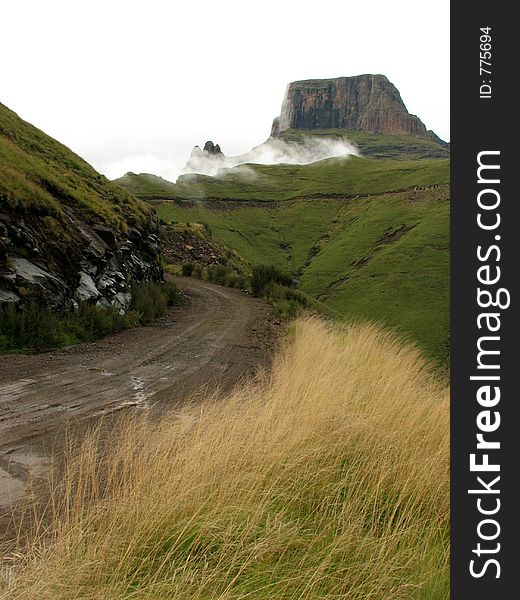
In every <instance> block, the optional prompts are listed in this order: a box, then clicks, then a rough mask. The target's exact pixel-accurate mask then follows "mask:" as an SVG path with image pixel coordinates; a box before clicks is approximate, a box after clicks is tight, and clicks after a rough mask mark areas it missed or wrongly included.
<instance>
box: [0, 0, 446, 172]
mask: <svg viewBox="0 0 520 600" xmlns="http://www.w3.org/2000/svg"><path fill="white" fill-rule="evenodd" d="M0 23H1V29H2V31H1V34H0V56H1V57H2V58H1V62H0V65H1V66H0V102H2V103H3V104H6V105H7V106H8V107H9V108H11V109H12V110H14V111H15V112H17V113H18V114H19V115H20V116H21V117H22V118H24V119H26V120H27V121H30V122H31V123H33V124H34V125H36V126H37V127H39V128H40V129H43V130H44V131H45V132H47V133H48V134H50V135H52V136H53V137H55V138H57V139H58V140H59V141H61V142H63V143H64V144H66V145H67V146H69V147H70V148H72V149H73V150H74V151H75V152H77V153H78V154H80V155H81V156H82V157H84V158H85V159H86V160H88V161H89V162H90V163H91V164H93V165H94V166H95V167H96V168H97V169H98V170H99V171H101V172H102V173H104V174H105V175H107V176H108V177H110V178H115V177H118V176H120V175H123V174H124V173H125V172H127V171H134V172H137V173H140V172H152V173H156V174H159V175H162V176H163V177H166V178H170V179H172V178H173V179H175V177H176V174H177V173H178V172H179V170H180V169H181V168H182V166H183V165H184V163H185V162H186V160H187V158H188V157H189V154H190V152H191V149H192V147H193V146H194V145H196V144H199V145H202V144H204V142H205V141H206V140H209V139H211V140H213V141H214V142H216V143H219V144H220V146H221V147H222V149H223V151H224V152H225V153H226V154H228V155H232V154H240V153H243V152H246V151H247V150H249V149H250V148H251V147H252V146H255V145H258V144H260V143H261V142H263V141H264V140H265V139H266V138H267V137H268V135H269V131H270V128H271V121H272V119H273V117H274V116H276V115H278V114H279V112H280V106H281V102H282V98H283V95H284V91H285V87H286V85H287V83H289V82H290V81H295V80H299V79H311V78H327V77H340V76H350V75H359V74H362V73H382V74H384V75H386V76H387V77H388V78H389V79H390V81H392V83H394V84H395V85H396V87H397V88H398V89H399V91H400V92H401V96H402V98H403V100H404V102H405V104H406V106H407V108H408V110H409V111H410V112H411V113H414V114H417V115H418V116H419V117H420V118H421V119H422V120H423V121H424V123H425V125H426V127H427V128H428V129H433V130H434V131H435V132H436V133H437V134H438V135H440V136H441V137H442V138H444V139H445V140H449V139H450V131H449V0H436V1H435V2H418V1H417V0H410V1H409V0H393V1H392V2H388V0H363V1H361V2H360V1H359V0H355V1H353V0H320V1H318V2H317V1H316V0H312V1H307V0H277V1H272V0H263V1H262V2H249V1H247V0H220V1H210V0H196V1H191V2H190V1H185V2H179V1H175V0H146V1H145V0H141V1H135V0H13V1H10V2H7V1H5V0H3V1H1V2H0Z"/></svg>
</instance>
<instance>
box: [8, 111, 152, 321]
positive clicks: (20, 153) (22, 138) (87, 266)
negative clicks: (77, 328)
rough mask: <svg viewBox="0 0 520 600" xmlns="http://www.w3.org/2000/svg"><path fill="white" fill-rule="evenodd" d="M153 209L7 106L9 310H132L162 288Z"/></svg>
mask: <svg viewBox="0 0 520 600" xmlns="http://www.w3.org/2000/svg"><path fill="white" fill-rule="evenodd" d="M158 234H159V231H158V223H157V220H156V218H155V216H154V213H153V211H152V209H151V208H150V207H149V206H148V205H146V204H145V203H143V202H141V201H139V200H137V199H136V198H134V197H133V196H131V195H130V194H128V193H127V192H126V191H124V190H123V189H121V188H119V187H118V186H116V185H114V184H111V183H110V182H109V181H108V180H107V179H105V178H104V177H103V176H102V175H100V174H99V173H97V172H96V171H95V170H94V169H93V168H92V167H91V166H90V165H88V164H87V163H86V162H85V161H83V160H82V159H81V158H79V157H78V156H76V155H75V154H74V153H72V152H71V151H70V150H69V149H68V148H66V147H65V146H62V145H61V144H59V143H58V142H56V141H55V140H53V139H52V138H50V137H49V136H47V135H45V134H44V133H43V132H41V131H40V130H38V129H36V128H35V127H33V126H32V125H30V124H29V123H26V122H25V121H23V120H22V119H20V118H19V117H18V116H17V115H16V114H15V113H13V112H11V111H10V110H9V109H7V108H6V107H5V106H3V105H1V104H0V305H1V304H2V303H6V302H14V303H16V304H18V305H20V306H23V305H24V304H25V303H26V302H30V301H31V300H36V301H37V302H38V303H40V304H43V305H47V306H49V307H51V308H55V309H62V308H67V307H71V306H74V305H75V304H76V303H77V302H79V301H89V302H94V303H97V304H99V305H101V306H110V305H113V306H116V307H117V308H119V309H121V310H125V309H126V308H127V306H128V304H129V301H130V294H129V290H130V287H131V285H132V283H133V282H142V281H161V280H162V278H163V271H162V268H161V266H160V263H159V252H160V248H159V236H158Z"/></svg>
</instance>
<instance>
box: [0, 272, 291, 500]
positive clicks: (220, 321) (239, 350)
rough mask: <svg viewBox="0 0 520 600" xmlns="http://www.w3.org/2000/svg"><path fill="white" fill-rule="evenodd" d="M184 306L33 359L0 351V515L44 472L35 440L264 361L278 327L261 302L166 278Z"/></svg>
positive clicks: (229, 377) (233, 379)
mask: <svg viewBox="0 0 520 600" xmlns="http://www.w3.org/2000/svg"><path fill="white" fill-rule="evenodd" d="M176 281H177V283H178V285H179V287H180V288H181V289H182V291H183V292H184V294H185V296H186V302H185V303H184V304H183V305H182V306H179V307H175V308H174V309H172V310H171V311H170V312H169V314H168V315H167V316H166V317H164V318H163V319H161V320H160V321H158V322H157V323H155V324H153V325H151V326H148V327H140V328H136V329H132V330H128V331H124V332H122V333H119V334H116V335H112V336H109V337H106V338H103V339H102V340H100V341H98V342H96V343H91V344H81V345H78V346H75V347H73V348H68V349H62V350H58V351H53V352H50V353H45V354H39V355H35V356H22V355H0V509H1V508H2V507H4V508H5V507H7V506H9V505H11V504H12V503H13V501H14V500H16V499H17V498H18V497H20V495H22V494H23V490H24V487H25V482H26V481H27V479H28V478H29V477H31V476H35V475H36V476H37V475H38V473H39V472H41V471H42V469H44V468H45V462H46V456H45V452H44V451H43V450H42V443H41V440H42V439H49V437H52V435H53V432H55V431H56V430H58V429H60V426H62V425H64V424H65V423H67V422H72V423H77V422H78V421H81V420H84V419H92V418H95V417H97V416H101V415H106V414H109V413H111V412H114V411H117V410H121V409H124V408H127V407H137V408H143V409H145V408H149V407H161V406H163V407H166V406H168V405H170V404H174V403H178V402H181V401H182V400H184V399H186V398H187V397H188V396H190V395H192V394H193V393H194V392H195V391H200V390H201V387H207V388H212V387H215V386H216V385H219V386H220V387H222V388H224V389H229V388H230V387H232V386H233V385H234V384H235V383H237V381H238V380H239V379H240V377H242V376H245V375H247V374H252V373H253V372H254V371H255V370H256V369H257V368H258V367H259V366H262V365H268V363H269V360H270V357H271V355H272V350H273V348H274V345H275V343H276V338H277V334H278V332H279V322H278V321H277V320H276V319H275V318H274V316H273V315H272V312H271V310H270V308H269V307H268V306H267V305H266V304H264V303H263V302H261V301H259V300H256V299H254V298H251V297H250V296H247V295H246V294H243V293H241V292H238V291H237V290H232V289H228V288H222V287H219V286H216V285H212V284H210V283H207V282H202V281H198V280H194V279H184V278H179V279H177V280H176Z"/></svg>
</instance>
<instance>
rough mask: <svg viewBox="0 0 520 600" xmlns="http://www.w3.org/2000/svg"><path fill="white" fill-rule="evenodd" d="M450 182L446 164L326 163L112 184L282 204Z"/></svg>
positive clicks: (145, 191)
mask: <svg viewBox="0 0 520 600" xmlns="http://www.w3.org/2000/svg"><path fill="white" fill-rule="evenodd" d="M448 181H449V161H448V160H408V161H394V160H387V161H382V160H375V159H362V158H356V157H351V158H330V159H326V160H322V161H319V162H316V163H312V164H310V165H247V170H246V171H245V172H244V166H241V167H238V168H234V169H228V170H226V171H225V173H224V174H223V175H222V176H221V177H210V176H207V175H183V176H181V177H180V178H179V180H178V183H176V184H174V183H170V182H166V181H165V180H164V179H161V178H158V177H154V176H151V175H147V174H142V175H133V174H127V175H125V176H124V177H122V178H121V179H118V180H116V183H119V184H120V185H122V186H124V187H125V188H126V189H127V190H128V191H129V192H131V193H133V194H136V195H138V196H140V197H142V198H149V199H153V198H161V197H162V198H172V199H174V198H177V199H185V200H195V199H215V200H247V201H251V200H255V201H281V200H291V199H295V198H305V197H320V196H321V197H328V198H330V197H331V196H338V197H341V198H348V197H352V196H359V195H371V194H379V193H382V192H389V191H400V190H405V189H408V188H410V187H414V186H419V187H425V186H431V185H436V184H439V183H447V182H448Z"/></svg>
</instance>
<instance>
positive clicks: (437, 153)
mask: <svg viewBox="0 0 520 600" xmlns="http://www.w3.org/2000/svg"><path fill="white" fill-rule="evenodd" d="M309 136H312V137H318V138H332V139H347V140H349V141H350V142H353V143H354V144H355V145H356V146H357V147H358V148H359V150H360V151H361V154H362V155H363V156H365V157H369V158H382V159H403V160H414V159H431V158H449V155H450V151H449V147H448V145H441V144H438V143H437V142H435V141H433V140H431V139H428V138H424V137H421V136H418V135H389V134H376V133H368V132H366V131H348V132H345V130H344V129H313V130H312V131H302V130H301V129H287V130H285V131H282V132H281V133H280V134H279V137H280V138H281V139H283V140H286V141H287V142H301V141H302V140H304V139H305V138H306V137H309Z"/></svg>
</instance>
